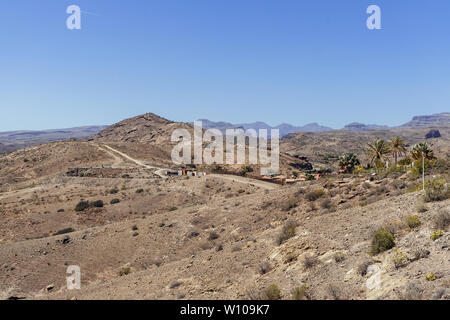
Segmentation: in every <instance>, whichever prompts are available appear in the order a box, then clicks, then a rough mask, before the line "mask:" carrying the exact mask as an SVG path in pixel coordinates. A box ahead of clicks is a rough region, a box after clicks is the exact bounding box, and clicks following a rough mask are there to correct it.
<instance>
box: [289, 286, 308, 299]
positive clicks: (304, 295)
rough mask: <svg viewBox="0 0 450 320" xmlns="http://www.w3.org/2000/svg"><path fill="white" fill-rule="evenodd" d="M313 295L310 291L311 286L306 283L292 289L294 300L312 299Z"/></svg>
mask: <svg viewBox="0 0 450 320" xmlns="http://www.w3.org/2000/svg"><path fill="white" fill-rule="evenodd" d="M310 299H311V295H310V292H309V288H308V286H307V285H306V284H304V285H302V286H301V287H298V288H295V289H294V290H293V291H292V300H310Z"/></svg>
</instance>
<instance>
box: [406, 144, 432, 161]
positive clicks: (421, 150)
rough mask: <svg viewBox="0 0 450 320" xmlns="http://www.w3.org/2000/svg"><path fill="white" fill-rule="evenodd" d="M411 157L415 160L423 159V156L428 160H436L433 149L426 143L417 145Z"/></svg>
mask: <svg viewBox="0 0 450 320" xmlns="http://www.w3.org/2000/svg"><path fill="white" fill-rule="evenodd" d="M411 156H412V157H413V159H414V160H419V159H422V156H424V157H425V159H427V160H432V159H434V154H433V149H431V147H430V146H429V145H428V143H426V142H421V143H418V144H416V145H415V146H414V147H413V148H412V150H411Z"/></svg>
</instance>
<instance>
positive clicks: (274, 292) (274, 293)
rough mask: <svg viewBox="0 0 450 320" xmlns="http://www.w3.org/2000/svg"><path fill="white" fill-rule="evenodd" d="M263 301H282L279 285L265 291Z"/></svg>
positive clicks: (269, 287) (271, 286)
mask: <svg viewBox="0 0 450 320" xmlns="http://www.w3.org/2000/svg"><path fill="white" fill-rule="evenodd" d="M262 299H263V300H280V299H281V291H280V289H278V287H277V285H275V284H272V285H270V286H268V287H267V288H266V289H264V291H263V293H262Z"/></svg>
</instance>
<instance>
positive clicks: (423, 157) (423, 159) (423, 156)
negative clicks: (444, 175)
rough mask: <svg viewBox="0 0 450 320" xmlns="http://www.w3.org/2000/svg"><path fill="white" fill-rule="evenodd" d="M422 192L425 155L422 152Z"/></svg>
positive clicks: (423, 189) (423, 187)
mask: <svg viewBox="0 0 450 320" xmlns="http://www.w3.org/2000/svg"><path fill="white" fill-rule="evenodd" d="M422 191H425V154H424V153H423V152H422Z"/></svg>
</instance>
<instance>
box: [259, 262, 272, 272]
mask: <svg viewBox="0 0 450 320" xmlns="http://www.w3.org/2000/svg"><path fill="white" fill-rule="evenodd" d="M271 269H272V266H271V265H270V263H269V262H267V261H264V262H262V263H260V264H259V265H258V272H259V274H261V275H264V274H266V273H267V272H269V271H270V270H271Z"/></svg>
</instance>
